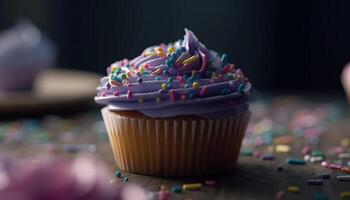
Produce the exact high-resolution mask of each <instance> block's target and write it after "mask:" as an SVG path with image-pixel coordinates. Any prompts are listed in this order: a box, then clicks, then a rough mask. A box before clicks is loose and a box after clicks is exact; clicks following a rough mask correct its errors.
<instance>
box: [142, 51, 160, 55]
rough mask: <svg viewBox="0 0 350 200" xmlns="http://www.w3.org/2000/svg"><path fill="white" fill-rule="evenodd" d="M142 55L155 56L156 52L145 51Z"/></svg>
mask: <svg viewBox="0 0 350 200" xmlns="http://www.w3.org/2000/svg"><path fill="white" fill-rule="evenodd" d="M143 55H145V56H156V55H157V53H156V52H152V51H147V52H145V53H144V54H143Z"/></svg>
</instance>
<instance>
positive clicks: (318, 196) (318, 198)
mask: <svg viewBox="0 0 350 200" xmlns="http://www.w3.org/2000/svg"><path fill="white" fill-rule="evenodd" d="M315 200H328V197H327V195H326V194H325V193H324V192H316V193H315Z"/></svg>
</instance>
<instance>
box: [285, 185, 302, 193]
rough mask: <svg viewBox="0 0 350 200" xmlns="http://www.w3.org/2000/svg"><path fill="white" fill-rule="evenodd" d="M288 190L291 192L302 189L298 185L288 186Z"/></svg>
mask: <svg viewBox="0 0 350 200" xmlns="http://www.w3.org/2000/svg"><path fill="white" fill-rule="evenodd" d="M287 190H288V192H291V193H298V192H299V191H300V188H299V187H298V186H288V188H287Z"/></svg>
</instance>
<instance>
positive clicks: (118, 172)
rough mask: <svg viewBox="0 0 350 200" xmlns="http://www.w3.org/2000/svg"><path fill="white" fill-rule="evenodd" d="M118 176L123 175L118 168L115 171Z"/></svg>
mask: <svg viewBox="0 0 350 200" xmlns="http://www.w3.org/2000/svg"><path fill="white" fill-rule="evenodd" d="M114 175H115V176H116V177H121V176H122V173H121V172H120V171H119V170H117V171H115V174H114Z"/></svg>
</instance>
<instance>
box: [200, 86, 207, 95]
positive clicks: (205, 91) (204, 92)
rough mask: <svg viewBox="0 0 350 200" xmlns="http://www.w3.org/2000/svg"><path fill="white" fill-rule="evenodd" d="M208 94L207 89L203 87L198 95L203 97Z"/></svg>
mask: <svg viewBox="0 0 350 200" xmlns="http://www.w3.org/2000/svg"><path fill="white" fill-rule="evenodd" d="M207 93H208V87H206V86H204V87H203V88H202V89H201V91H200V92H199V95H201V96H204V95H206V94H207Z"/></svg>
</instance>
